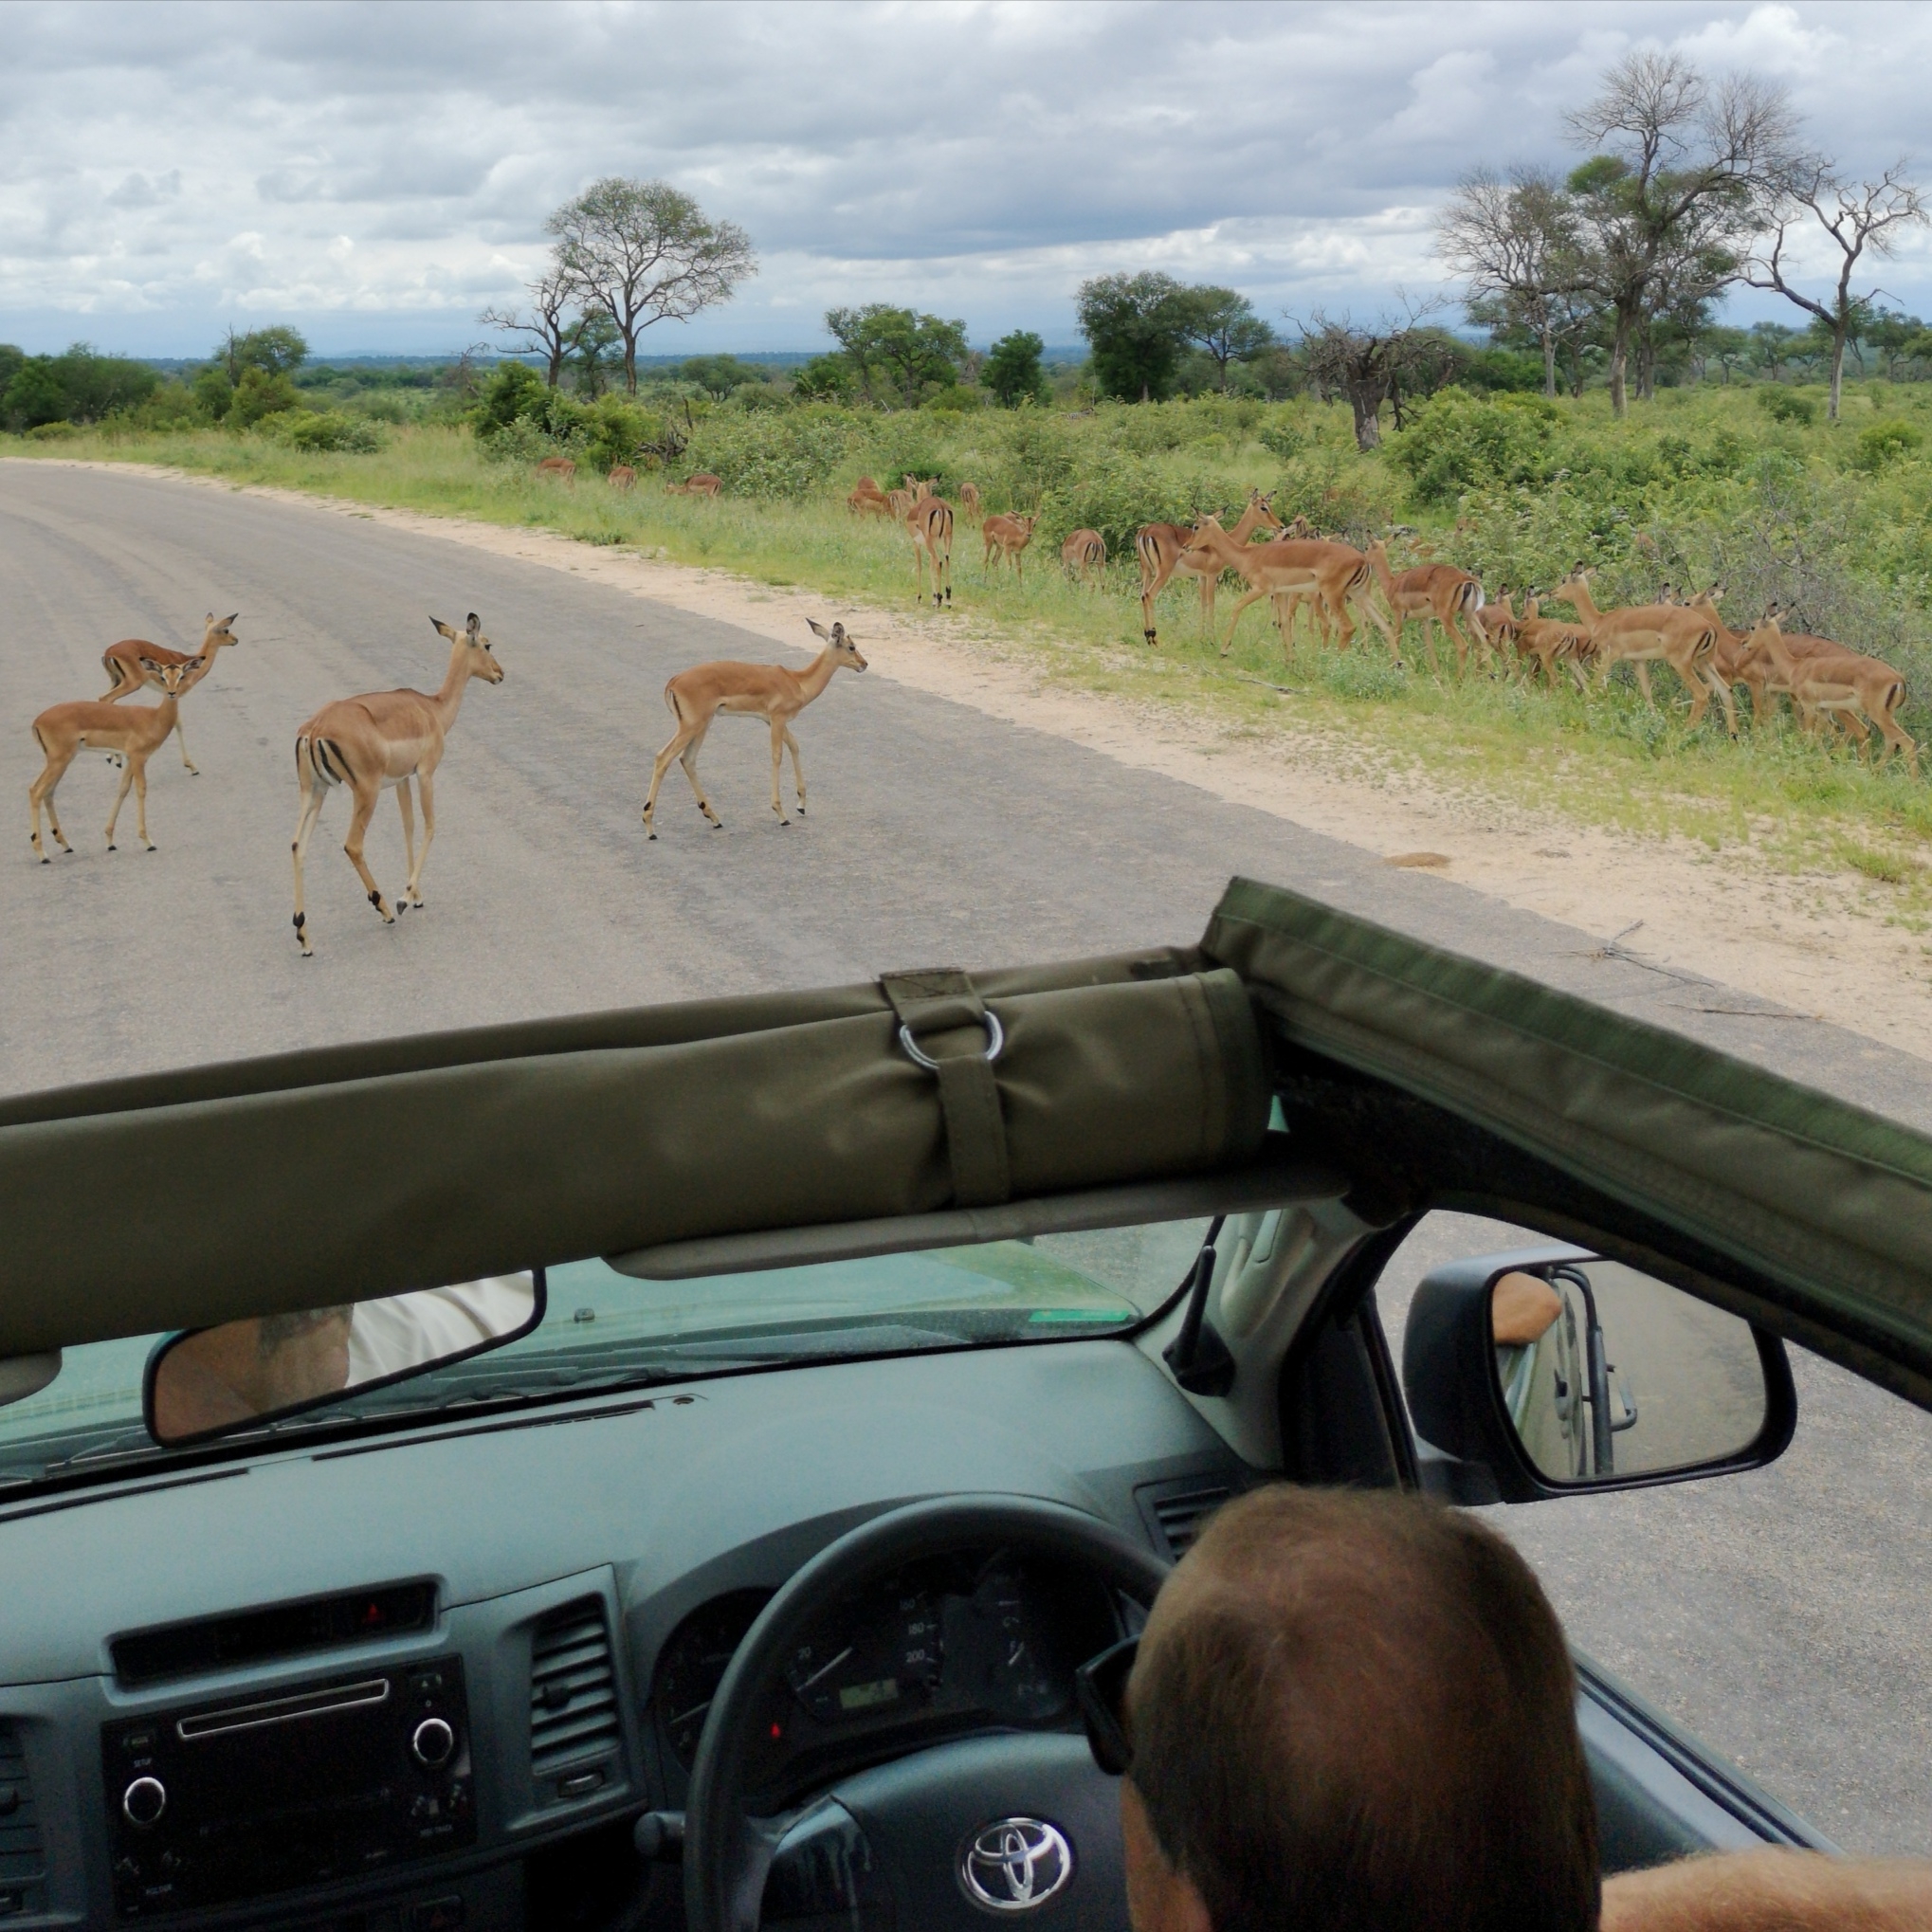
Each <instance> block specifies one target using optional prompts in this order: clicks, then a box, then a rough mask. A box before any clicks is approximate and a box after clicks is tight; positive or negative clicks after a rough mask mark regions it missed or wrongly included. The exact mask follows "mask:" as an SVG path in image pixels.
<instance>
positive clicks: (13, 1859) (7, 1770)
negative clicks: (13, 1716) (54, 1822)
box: [0, 1718, 47, 1919]
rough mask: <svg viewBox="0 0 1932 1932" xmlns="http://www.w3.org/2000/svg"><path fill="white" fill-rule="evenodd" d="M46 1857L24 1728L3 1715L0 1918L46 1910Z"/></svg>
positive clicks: (0, 1731)
mask: <svg viewBox="0 0 1932 1932" xmlns="http://www.w3.org/2000/svg"><path fill="white" fill-rule="evenodd" d="M46 1869H47V1868H46V1851H45V1849H44V1848H43V1846H42V1844H41V1835H40V1813H39V1812H38V1811H37V1810H36V1809H35V1806H34V1802H33V1786H32V1784H31V1783H30V1782H29V1781H28V1778H27V1753H26V1752H25V1751H24V1750H23V1749H22V1748H21V1743H20V1733H19V1731H18V1730H17V1729H16V1728H15V1726H14V1725H13V1724H11V1723H10V1722H8V1720H7V1719H5V1718H0V1919H10V1918H13V1917H14V1916H16V1915H18V1916H20V1917H23V1918H25V1917H27V1916H28V1915H30V1914H32V1913H36V1912H45V1911H46V1908H47V1903H46V1887H45V1886H44V1884H43V1881H44V1880H45V1879H46Z"/></svg>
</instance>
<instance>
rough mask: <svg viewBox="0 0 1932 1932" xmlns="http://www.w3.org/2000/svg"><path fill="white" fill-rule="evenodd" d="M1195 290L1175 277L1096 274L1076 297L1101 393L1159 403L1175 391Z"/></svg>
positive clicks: (1155, 272)
mask: <svg viewBox="0 0 1932 1932" xmlns="http://www.w3.org/2000/svg"><path fill="white" fill-rule="evenodd" d="M1193 297H1194V291H1193V290H1192V289H1188V288H1184V287H1182V286H1181V284H1180V283H1178V282H1176V280H1175V279H1174V277H1173V276H1171V275H1162V274H1161V273H1160V272H1159V271H1158V270H1157V269H1143V270H1142V271H1141V272H1140V273H1139V275H1097V276H1095V277H1094V279H1093V280H1092V281H1091V282H1083V283H1081V284H1080V290H1079V293H1078V294H1077V295H1076V296H1075V297H1074V309H1075V313H1076V314H1077V315H1078V316H1079V318H1080V333H1081V334H1082V335H1083V336H1084V337H1086V339H1087V345H1088V347H1089V348H1091V349H1092V351H1093V373H1094V380H1095V382H1096V383H1097V385H1098V386H1099V388H1100V392H1101V393H1102V394H1103V395H1110V396H1120V397H1121V398H1123V399H1124V400H1125V401H1128V402H1143V403H1144V402H1158V401H1160V400H1161V399H1162V398H1163V397H1165V396H1166V395H1168V394H1170V393H1171V392H1172V391H1173V389H1174V378H1175V372H1176V368H1177V367H1178V366H1179V363H1180V352H1181V350H1182V349H1183V348H1184V347H1185V346H1186V344H1187V341H1188V337H1189V334H1190V331H1191V329H1192V327H1193V324H1194V317H1195V309H1194V302H1193Z"/></svg>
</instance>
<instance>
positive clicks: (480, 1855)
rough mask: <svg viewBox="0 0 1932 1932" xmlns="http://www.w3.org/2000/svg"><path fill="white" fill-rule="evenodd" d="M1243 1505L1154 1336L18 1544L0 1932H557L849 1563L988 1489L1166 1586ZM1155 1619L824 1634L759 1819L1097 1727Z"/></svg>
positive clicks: (1030, 1577)
mask: <svg viewBox="0 0 1932 1932" xmlns="http://www.w3.org/2000/svg"><path fill="white" fill-rule="evenodd" d="M1246 1480H1248V1472H1247V1471H1246V1470H1245V1469H1244V1467H1242V1466H1241V1464H1240V1463H1239V1462H1238V1460H1237V1459H1236V1458H1234V1457H1233V1456H1232V1454H1231V1453H1230V1451H1229V1449H1227V1448H1226V1446H1225V1445H1224V1444H1223V1443H1222V1442H1221V1440H1220V1438H1219V1437H1217V1436H1216V1435H1215V1434H1214V1433H1213V1431H1211V1430H1210V1429H1209V1428H1208V1427H1207V1426H1206V1424H1205V1423H1204V1422H1202V1420H1201V1419H1200V1417H1199V1416H1198V1415H1197V1414H1196V1413H1195V1412H1194V1409H1193V1407H1192V1406H1191V1405H1190V1404H1189V1403H1188V1402H1187V1401H1186V1400H1185V1398H1183V1397H1182V1396H1180V1395H1179V1394H1178V1393H1177V1392H1176V1390H1175V1389H1174V1387H1173V1385H1172V1384H1171V1383H1170V1382H1169V1381H1168V1380H1167V1379H1166V1378H1165V1376H1162V1375H1161V1374H1160V1373H1159V1372H1158V1370H1157V1368H1156V1367H1155V1366H1154V1364H1153V1363H1151V1362H1150V1361H1149V1360H1148V1359H1147V1358H1146V1357H1145V1356H1144V1355H1143V1354H1142V1353H1141V1352H1140V1351H1139V1349H1138V1348H1136V1347H1135V1346H1134V1345H1133V1344H1132V1343H1131V1342H1128V1341H1098V1340H1079V1341H1068V1342H1065V1343H1056V1344H1053V1345H1050V1346H1040V1347H1030V1348H1016V1349H998V1350H992V1351H983V1352H976V1353H975V1352H962V1353H958V1354H948V1355H937V1356H936V1355H926V1356H920V1357H909V1358H900V1359H894V1360H887V1361H871V1362H866V1363H848V1364H830V1365H817V1366H813V1367H811V1368H801V1369H794V1370H789V1371H785V1372H782V1373H768V1374H756V1375H744V1376H728V1377H720V1378H717V1379H713V1380H709V1381H703V1382H696V1383H693V1384H690V1385H688V1386H686V1387H682V1388H671V1389H665V1390H658V1391H653V1392H652V1393H651V1394H649V1395H648V1396H647V1397H640V1396H638V1395H636V1394H631V1395H628V1396H623V1397H611V1398H605V1399H602V1400H598V1399H589V1400H577V1401H572V1402H565V1403H560V1404H557V1405H555V1406H549V1407H545V1408H541V1409H538V1410H535V1411H531V1412H525V1413H520V1414H519V1415H517V1416H514V1417H510V1418H503V1419H496V1420H485V1419H477V1420H474V1421H470V1422H466V1423H461V1424H456V1423H445V1424H443V1425H442V1426H439V1427H433V1428H424V1429H419V1430H415V1431H398V1432H392V1433H390V1434H386V1435H382V1436H379V1437H374V1438H368V1439H362V1440H356V1441H350V1442H342V1443H335V1444H324V1445H319V1446H316V1447H312V1448H308V1449H299V1448H289V1449H278V1450H275V1451H272V1452H266V1453H264V1452H260V1451H258V1452H256V1453H253V1454H250V1455H246V1456H241V1457H238V1458H236V1459H235V1460H232V1461H228V1462H218V1463H214V1464H211V1465H209V1466H206V1467H199V1468H196V1469H193V1470H191V1471H184V1472H182V1473H179V1474H175V1475H173V1476H169V1475H160V1476H156V1477H154V1478H151V1479H149V1480H147V1481H143V1482H138V1483H133V1484H123V1485H110V1486H108V1487H105V1488H102V1489H100V1490H93V1491H87V1490H83V1491H80V1492H77V1493H70V1494H66V1495H63V1496H61V1497H59V1498H55V1499H49V1500H46V1501H42V1502H39V1503H35V1502H33V1501H30V1500H29V1501H26V1502H23V1503H20V1504H14V1505H13V1506H12V1507H10V1508H6V1509H0V1575H4V1576H6V1577H8V1578H9V1579H10V1580H9V1588H8V1591H7V1596H8V1599H9V1609H8V1612H7V1613H6V1615H5V1617H4V1618H0V1923H4V1924H9V1925H11V1924H13V1923H19V1924H22V1925H36V1926H37V1925H43V1924H46V1925H53V1924H60V1925H69V1926H71V1925H76V1924H82V1925H89V1926H94V1925H100V1926H105V1925H112V1924H123V1925H125V1924H148V1923H155V1924H158V1925H162V1926H174V1925H194V1926H201V1925H207V1926H210V1927H212V1926H222V1927H228V1926H254V1925H277V1926H302V1927H310V1926H313V1927H315V1928H317V1932H320V1928H324V1927H327V1928H331V1932H426V1928H431V1927H439V1926H447V1925H458V1924H461V1925H465V1926H483V1927H495V1926H504V1927H510V1926H516V1927H521V1926H523V1925H525V1924H530V1925H536V1924H540V1923H558V1922H561V1921H562V1920H564V1919H566V1918H570V1917H574V1916H576V1915H577V1914H578V1913H579V1911H580V1910H581V1908H582V1903H583V1902H582V1898H581V1897H580V1893H581V1891H582V1888H583V1886H585V1884H586V1883H588V1882H589V1881H588V1880H587V1878H586V1873H587V1872H590V1871H592V1870H593V1868H594V1867H595V1863H596V1860H595V1857H594V1856H593V1855H592V1850H593V1848H595V1847H596V1846H597V1845H599V1844H600V1843H602V1844H609V1843H615V1842H619V1841H621V1842H622V1845H623V1849H624V1850H625V1852H626V1854H627V1855H628V1853H629V1841H628V1833H627V1832H626V1831H625V1821H627V1820H629V1818H631V1817H633V1816H634V1815H636V1814H640V1813H642V1812H645V1811H647V1810H653V1809H668V1810H676V1809H678V1808H680V1807H682V1805H683V1799H684V1795H685V1790H686V1786H687V1782H688V1778H689V1774H690V1768H691V1765H692V1762H693V1760H694V1757H695V1753H696V1749H697V1744H698V1739H699V1736H700V1734H701V1733H702V1724H703V1718H704V1713H705V1711H706V1709H707V1708H708V1704H709V1702H710V1699H711V1696H712V1695H713V1693H714V1692H715V1691H716V1689H717V1686H718V1683H719V1681H720V1677H721V1676H722V1673H723V1671H724V1669H725V1668H726V1666H727V1664H728V1663H729V1660H730V1657H731V1655H732V1653H733V1651H734V1650H735V1649H736V1648H737V1644H738V1640H739V1639H740V1638H741V1637H742V1635H743V1634H744V1631H746V1630H747V1629H749V1627H750V1625H751V1623H752V1621H753V1620H754V1619H755V1618H756V1615H757V1613H758V1612H759V1610H760V1609H761V1608H762V1606H763V1604H764V1603H765V1602H766V1601H767V1600H768V1599H769V1597H770V1595H772V1593H773V1592H775V1590H776V1589H777V1588H778V1587H779V1586H780V1585H781V1584H782V1583H784V1582H785V1580H786V1579H787V1578H788V1577H790V1576H791V1575H792V1574H793V1572H794V1571H795V1570H797V1569H798V1568H799V1567H800V1565H801V1564H803V1563H804V1562H806V1561H807V1560H809V1559H810V1558H811V1557H812V1556H814V1555H815V1554H817V1552H818V1551H819V1550H821V1549H823V1548H824V1547H826V1546H827V1545H828V1544H829V1543H830V1542H831V1541H833V1540H836V1538H837V1537H839V1536H840V1535H841V1534H843V1533H844V1532H845V1531H846V1530H848V1529H849V1528H851V1527H853V1526H855V1525H856V1524H857V1523H859V1522H864V1521H866V1519H867V1518H869V1517H871V1516H873V1515H876V1514H878V1513H880V1512H881V1511H883V1510H884V1509H887V1508H890V1507H892V1506H894V1505H895V1504H900V1503H902V1502H906V1501H910V1500H913V1499H915V1498H919V1497H924V1496H938V1495H946V1494H958V1493H969V1492H993V1493H1000V1494H1006V1495H1015V1496H1027V1497H1033V1498H1044V1499H1048V1500H1051V1501H1057V1502H1061V1503H1064V1504H1070V1505H1072V1506H1073V1507H1075V1508H1078V1509H1081V1510H1083V1511H1085V1512H1087V1513H1089V1514H1091V1515H1094V1516H1097V1517H1100V1518H1102V1519H1103V1520H1105V1521H1107V1522H1112V1523H1113V1524H1114V1525H1115V1526H1116V1527H1117V1528H1120V1529H1122V1530H1125V1531H1127V1532H1128V1533H1130V1534H1131V1535H1133V1536H1135V1537H1137V1538H1139V1539H1140V1540H1144V1541H1145V1542H1146V1543H1147V1544H1148V1545H1149V1546H1151V1547H1152V1548H1154V1549H1156V1550H1157V1551H1158V1552H1159V1553H1160V1554H1163V1555H1172V1554H1175V1553H1176V1552H1177V1550H1178V1549H1179V1548H1180V1547H1182V1546H1183V1545H1184V1543H1185V1541H1186V1540H1187V1536H1188V1533H1189V1528H1190V1525H1191V1524H1192V1522H1194V1521H1195V1520H1196V1519H1197V1518H1198V1517H1199V1516H1200V1515H1201V1514H1203V1513H1205V1511H1206V1510H1207V1509H1209V1508H1212V1506H1213V1505H1214V1504H1217V1503H1218V1502H1219V1501H1221V1500H1222V1499H1223V1498H1225V1497H1226V1496H1227V1495H1228V1494H1229V1493H1230V1491H1231V1490H1232V1489H1233V1488H1235V1487H1237V1486H1239V1485H1241V1484H1242V1483H1243V1482H1245V1481H1246ZM1122 1613H1123V1606H1121V1605H1120V1604H1119V1603H1118V1602H1117V1601H1116V1599H1115V1598H1114V1597H1113V1595H1111V1593H1109V1592H1108V1591H1107V1590H1105V1589H1104V1588H1103V1587H1102V1586H1101V1585H1099V1584H1098V1583H1097V1582H1096V1581H1095V1580H1094V1579H1092V1578H1091V1577H1086V1576H1084V1575H1083V1574H1082V1573H1080V1572H1079V1571H1078V1570H1075V1569H1072V1568H1069V1567H1066V1566H1064V1565H1056V1564H1054V1563H1050V1562H1047V1561H1044V1560H1042V1559H1041V1558H1037V1557H1029V1558H1026V1559H1024V1560H1021V1559H1017V1558H1013V1557H1012V1556H1011V1555H1010V1554H1009V1553H1005V1552H1002V1551H1001V1550H999V1549H997V1548H963V1549H960V1550H957V1551H954V1552H950V1553H948V1554H946V1555H945V1556H943V1557H940V1558H933V1559H930V1560H927V1561H924V1562H921V1563H919V1564H916V1565H913V1566H911V1567H909V1568H906V1569H902V1570H901V1571H898V1572H896V1573H894V1574H891V1575H888V1576H885V1577H879V1578H877V1579H875V1580H874V1581H873V1582H872V1583H870V1584H868V1585H866V1587H865V1588H863V1589H862V1590H861V1591H860V1592H859V1593H858V1594H857V1595H852V1596H849V1597H846V1598H842V1599H840V1600H838V1601H835V1602H832V1603H829V1604H828V1605H827V1606H826V1608H825V1614H824V1617H823V1619H822V1621H821V1623H820V1624H819V1625H818V1626H817V1627H815V1628H814V1629H813V1631H811V1635H810V1636H809V1638H808V1639H807V1640H806V1641H805V1642H803V1643H801V1644H800V1645H798V1646H797V1647H796V1649H795V1650H794V1652H793V1654H792V1655H791V1656H790V1657H789V1658H788V1660H787V1663H786V1667H785V1669H784V1672H783V1681H782V1682H780V1683H775V1684H773V1685H772V1686H769V1690H768V1692H767V1694H766V1695H767V1703H768V1705H769V1709H768V1711H767V1713H766V1716H765V1719H764V1722H763V1725H762V1735H761V1737H760V1740H759V1746H758V1749H759V1754H760V1755H759V1756H758V1759H757V1760H756V1764H755V1767H754V1771H755V1778H754V1782H755V1788H756V1793H757V1797H758V1802H759V1805H760V1806H761V1807H763V1806H765V1805H769V1806H770V1807H771V1809H772V1810H774V1811H776V1810H778V1809H780V1808H782V1807H784V1806H787V1805H793V1804H796V1803H798V1802H799V1801H801V1800H802V1799H804V1798H806V1797H808V1796H809V1795H811V1793H812V1792H814V1791H816V1790H820V1789H823V1788H824V1787H825V1786H827V1785H828V1784H829V1783H831V1782H832V1781H834V1780H835V1779H837V1778H838V1777H841V1776H843V1775H845V1774H846V1773H848V1772H849V1771H852V1770H854V1769H857V1768H862V1767H864V1766H866V1765H867V1764H869V1763H875V1762H880V1761H883V1760H885V1759H891V1758H895V1757H898V1756H900V1755H902V1754H903V1753H905V1752H908V1751H912V1750H917V1749H919V1748H920V1747H922V1746H923V1745H925V1744H928V1743H932V1742H936V1741H941V1740H950V1739H955V1738H959V1737H964V1736H970V1735H974V1734H977V1733H998V1732H1025V1731H1052V1730H1061V1731H1065V1730H1069V1729H1074V1728H1077V1720H1076V1719H1075V1718H1074V1716H1073V1712H1072V1702H1071V1677H1072V1671H1073V1668H1074V1667H1075V1666H1076V1665H1077V1664H1078V1663H1080V1662H1081V1661H1082V1660H1083V1659H1084V1657H1086V1656H1088V1655H1090V1654H1092V1652H1093V1651H1094V1650H1096V1649H1101V1648H1103V1646H1104V1645H1105V1644H1106V1643H1108V1642H1111V1641H1112V1640H1113V1638H1114V1637H1115V1636H1116V1635H1117V1634H1118V1633H1119V1631H1120V1628H1121V1615H1122ZM107 1619H111V1621H109V1620H107ZM669 1891H670V1892H674V1891H675V1886H671V1887H669ZM667 1909H671V1908H670V1907H668V1906H667ZM768 1916H769V1915H768ZM667 1923H676V1921H675V1913H674V1911H673V1917H672V1918H671V1919H670V1920H669V1921H668V1922H667Z"/></svg>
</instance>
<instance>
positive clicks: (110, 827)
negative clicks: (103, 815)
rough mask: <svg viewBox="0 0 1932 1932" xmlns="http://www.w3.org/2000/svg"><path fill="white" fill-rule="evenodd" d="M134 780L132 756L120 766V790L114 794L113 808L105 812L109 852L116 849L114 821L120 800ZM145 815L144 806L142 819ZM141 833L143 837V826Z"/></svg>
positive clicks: (118, 813) (118, 814) (118, 810)
mask: <svg viewBox="0 0 1932 1932" xmlns="http://www.w3.org/2000/svg"><path fill="white" fill-rule="evenodd" d="M134 781H135V761H134V759H133V758H129V759H128V761H127V762H126V764H125V765H123V766H122V768H121V774H120V790H119V791H118V792H117V793H115V794H114V810H113V811H110V812H109V813H108V814H107V849H108V850H109V851H110V852H111V851H114V850H115V849H116V847H115V843H114V826H115V821H116V820H117V819H118V818H119V816H120V807H121V801H122V800H123V799H124V798H126V796H127V793H128V787H129V786H130V785H132V784H133V783H134ZM146 816H147V813H146V810H145V807H144V808H143V811H142V818H143V820H145V818H146ZM142 835H143V836H144V837H145V836H146V832H145V826H144V828H143V834H142Z"/></svg>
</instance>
